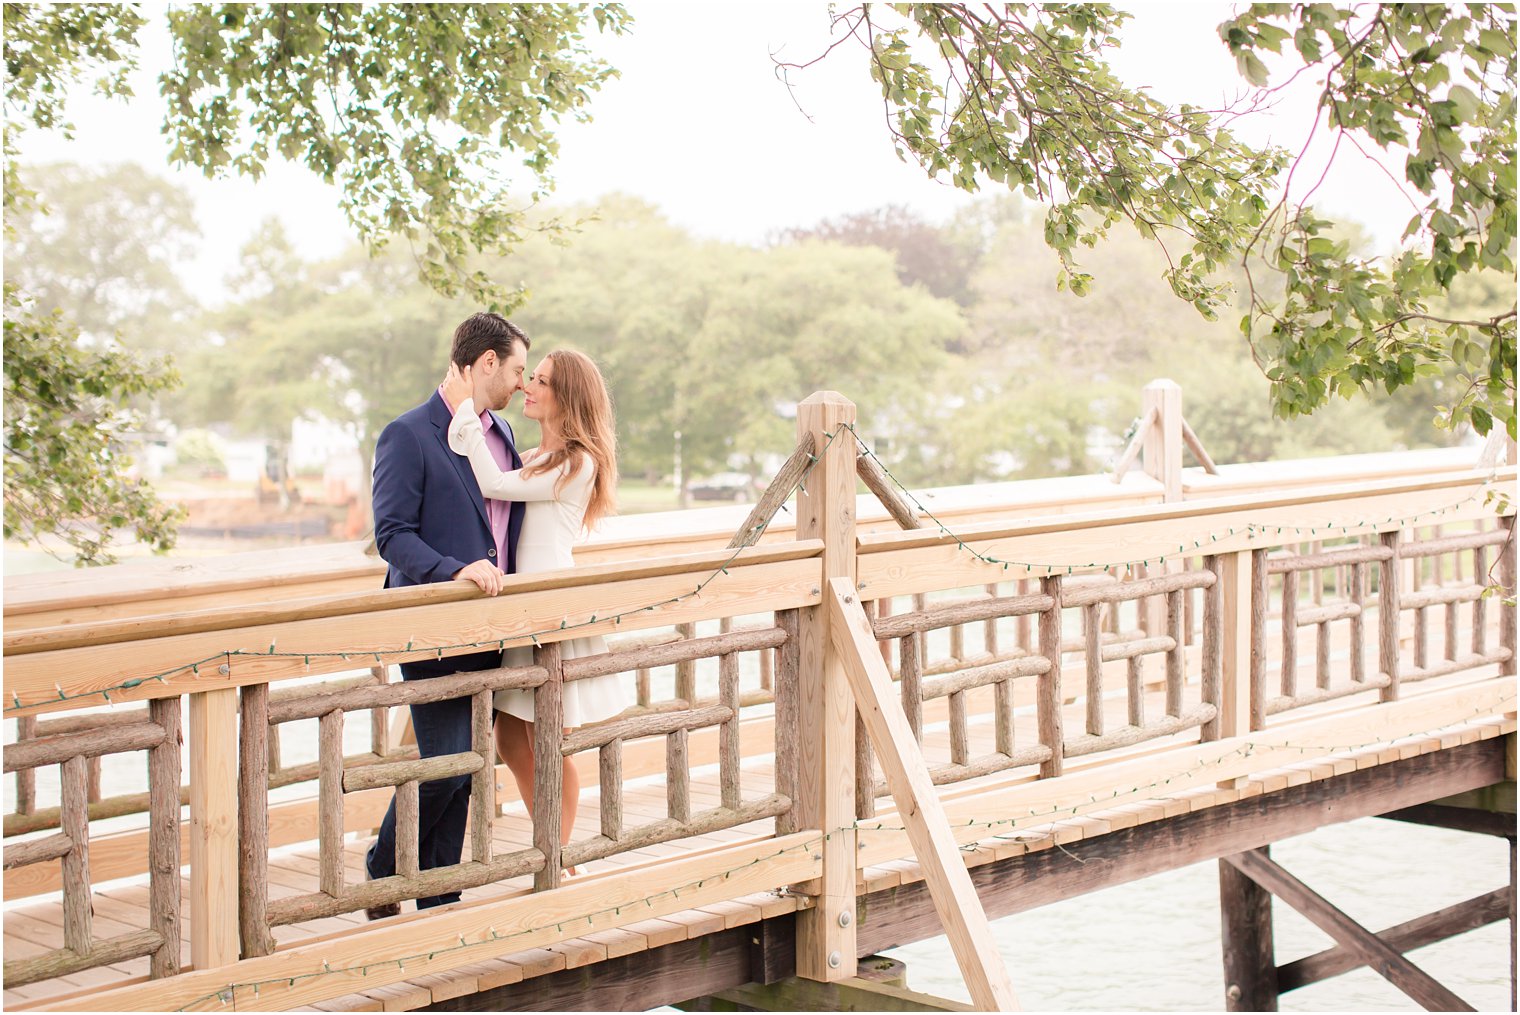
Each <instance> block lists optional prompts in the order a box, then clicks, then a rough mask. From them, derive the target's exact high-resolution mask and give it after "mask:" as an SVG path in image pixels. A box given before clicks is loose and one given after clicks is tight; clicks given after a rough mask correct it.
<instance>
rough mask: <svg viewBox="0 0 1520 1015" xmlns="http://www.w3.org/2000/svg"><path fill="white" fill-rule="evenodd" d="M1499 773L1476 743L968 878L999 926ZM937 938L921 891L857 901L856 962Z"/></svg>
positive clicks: (1030, 857)
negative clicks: (1016, 917) (1014, 918)
mask: <svg viewBox="0 0 1520 1015" xmlns="http://www.w3.org/2000/svg"><path fill="white" fill-rule="evenodd" d="M1503 767H1504V765H1503V757H1502V752H1501V749H1500V748H1499V746H1498V744H1497V743H1496V742H1495V741H1486V742H1482V743H1477V744H1472V745H1468V746H1466V747H1460V748H1456V749H1453V750H1447V751H1440V752H1437V753H1434V754H1429V755H1424V756H1421V757H1419V758H1414V759H1411V760H1409V761H1401V762H1395V763H1393V764H1390V765H1383V766H1380V767H1378V768H1373V769H1367V770H1365V771H1360V772H1355V773H1353V774H1351V775H1348V776H1345V777H1342V778H1340V779H1335V780H1332V781H1326V782H1312V783H1311V782H1305V783H1302V784H1299V785H1296V786H1292V787H1289V788H1287V789H1283V790H1281V791H1279V792H1276V793H1273V794H1270V795H1266V796H1257V797H1254V798H1252V799H1249V800H1245V801H1241V802H1238V803H1233V804H1226V805H1224V806H1220V807H1214V808H1210V809H1207V810H1201V811H1194V812H1191V813H1188V812H1185V811H1184V812H1183V813H1182V814H1181V815H1180V816H1175V817H1172V818H1170V820H1166V821H1157V822H1147V823H1144V824H1140V825H1136V826H1134V827H1132V828H1127V829H1124V830H1122V831H1116V832H1113V833H1111V834H1109V835H1105V836H1099V837H1096V838H1090V839H1083V840H1081V841H1078V842H1073V843H1071V844H1069V845H1067V846H1065V847H1063V848H1062V849H1050V848H1044V849H1024V850H1018V851H1016V852H1013V853H1011V854H1010V856H1009V858H1008V859H1004V860H1000V861H998V862H995V863H990V864H983V865H981V866H979V867H976V868H974V869H972V870H971V871H970V874H971V879H972V883H973V885H974V886H975V887H976V891H977V895H978V897H979V898H980V899H981V900H982V903H983V905H984V906H985V907H986V909H987V913H988V915H989V916H990V917H993V918H995V919H1001V918H1004V917H1007V916H1012V915H1014V914H1017V913H1023V912H1028V911H1029V910H1031V909H1036V908H1038V907H1041V906H1046V905H1050V904H1052V903H1056V902H1060V901H1063V900H1065V899H1070V898H1074V897H1076V896H1079V895H1085V894H1088V893H1091V892H1097V891H1102V890H1103V889H1105V888H1111V887H1114V886H1116V885H1121V884H1126V883H1129V882H1131V881H1135V880H1139V879H1141V878H1146V877H1150V876H1152V875H1155V874H1159V873H1162V872H1164V871H1169V870H1175V869H1177V868H1179V867H1184V866H1188V865H1191V864H1195V863H1200V862H1207V861H1210V860H1216V859H1218V858H1219V857H1221V856H1224V855H1228V854H1231V853H1237V852H1240V851H1242V850H1247V849H1255V848H1257V847H1259V846H1263V845H1266V844H1268V843H1270V842H1274V841H1277V840H1279V839H1281V838H1285V837H1288V836H1293V835H1301V834H1304V833H1306V832H1309V831H1313V830H1314V829H1316V828H1321V827H1324V826H1325V825H1330V824H1335V823H1338V822H1343V821H1352V820H1355V819H1357V818H1363V817H1368V816H1371V815H1374V814H1377V813H1379V812H1381V811H1384V810H1387V809H1389V808H1390V807H1398V806H1402V805H1406V804H1414V803H1418V802H1421V801H1422V800H1424V799H1426V798H1428V797H1429V795H1430V794H1432V793H1436V794H1441V793H1444V792H1446V791H1447V790H1449V789H1450V790H1456V789H1457V788H1459V787H1475V786H1480V785H1488V784H1489V783H1491V782H1492V781H1493V780H1494V779H1496V778H1499V777H1501V775H1502V772H1503ZM1157 803H1160V801H1157ZM1030 834H1033V833H1032V832H1031V833H1030ZM1028 845H1031V846H1033V845H1038V843H1029V844H1028ZM943 932H944V930H943V927H942V926H941V924H940V921H939V916H938V914H937V913H936V912H935V910H934V907H933V904H932V900H931V899H930V897H929V892H928V890H927V888H926V887H925V886H924V885H923V884H922V883H917V884H910V883H904V884H902V885H900V886H896V887H893V888H892V889H891V890H889V891H884V892H880V893H876V894H873V895H872V896H871V897H869V898H867V899H865V900H864V906H863V908H862V915H861V919H860V937H859V940H860V947H861V950H862V951H863V952H868V951H884V950H886V949H890V948H896V947H899V946H901V945H904V944H909V943H911V942H914V941H918V940H922V939H924V938H928V937H934V936H937V935H939V934H942V933H943Z"/></svg>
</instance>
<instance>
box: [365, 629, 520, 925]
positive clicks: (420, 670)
mask: <svg viewBox="0 0 1520 1015" xmlns="http://www.w3.org/2000/svg"><path fill="white" fill-rule="evenodd" d="M500 665H501V653H500V652H482V653H478V654H476V655H468V656H457V657H455V658H452V659H446V660H442V661H441V662H427V663H403V664H402V666H401V679H402V680H427V679H429V678H430V677H436V676H446V675H448V674H450V673H464V672H467V671H473V670H489V669H493V668H495V667H497V666H500ZM411 709H412V732H413V733H415V734H416V736H417V750H418V753H420V754H421V755H422V757H424V758H436V757H438V756H439V755H443V754H461V753H463V752H465V751H468V750H470V699H469V698H451V699H449V700H448V701H433V702H428V703H426V704H422V705H413V706H411ZM487 760H488V762H489V761H490V760H491V759H487ZM469 815H470V777H469V776H467V775H459V776H454V777H453V778H450V779H435V780H433V781H432V782H425V783H423V784H422V785H421V786H419V787H418V788H417V817H418V821H417V865H418V867H419V868H420V869H422V870H431V869H432V868H434V867H447V866H449V865H451V864H456V863H458V862H459V858H460V856H461V855H462V854H463V852H464V835H465V829H466V827H467V826H468V823H469ZM364 865H365V867H366V868H367V869H368V871H369V876H370V879H371V880H376V879H379V878H385V877H390V876H391V875H392V874H395V873H396V798H395V797H394V796H393V797H391V805H390V807H389V809H387V810H386V812H385V820H384V821H382V822H381V823H380V834H379V835H378V836H376V838H375V841H374V843H373V844H372V845H371V846H370V847H369V854H368V855H367V856H366V857H365V863H364ZM458 901H459V893H458V892H446V893H444V894H443V895H430V896H428V897H427V898H423V899H418V900H417V908H418V909H428V908H429V907H432V906H445V905H448V904H449V903H451V902H458Z"/></svg>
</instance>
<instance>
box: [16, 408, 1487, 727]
mask: <svg viewBox="0 0 1520 1015" xmlns="http://www.w3.org/2000/svg"><path fill="white" fill-rule="evenodd" d="M846 430H848V431H849V432H850V435H851V436H852V437H853V438H854V439H855V443H856V445H857V447H858V448H859V449H860V452H861V453H863V454H865V455H867V456H869V457H870V458H871V460H872V461H874V462H875V463H876V464H877V465H878V466H880V468H881V470H882V472H883V473H884V474H885V475H886V476H887V478H888V479H890V480H891V481H892V483H893V484H894V485H895V486H896V487H897V488H898V489H899V490H901V491H902V493H903V494H904V495H905V496H906V497H907V498H908V500H910V501H912V503H913V505H914V507H916V508H917V509H918V510H919V511H921V512H922V513H923V515H924V516H925V517H926V518H928V519H929V520H931V521H932V522H933V523H934V524H935V525H936V526H937V527H938V528H939V531H940V532H941V533H942V534H943V535H945V536H946V537H948V538H950V539H953V540H954V541H955V544H956V547H957V548H958V549H960V550H963V551H965V552H966V553H969V554H971V555H972V556H973V557H974V558H975V559H977V560H980V561H982V562H983V563H984V564H988V565H989V566H1000V567H1001V570H1003V571H1005V572H1006V571H1007V570H1008V569H1009V567H1020V568H1023V569H1024V572H1025V574H1033V573H1034V572H1036V571H1043V572H1044V573H1045V574H1046V575H1055V574H1058V573H1060V569H1061V568H1065V569H1066V570H1065V573H1066V574H1068V575H1071V574H1075V573H1076V569H1077V568H1078V567H1081V568H1083V569H1084V570H1087V569H1092V570H1103V569H1107V568H1119V567H1123V568H1124V569H1125V571H1126V573H1128V572H1129V571H1130V569H1131V568H1133V567H1135V566H1137V565H1145V564H1160V563H1165V562H1166V561H1167V560H1169V559H1171V558H1172V557H1175V556H1177V555H1178V554H1181V553H1184V552H1185V549H1184V547H1183V546H1179V547H1178V548H1177V553H1169V554H1160V555H1157V556H1154V557H1141V558H1135V559H1129V560H1119V561H1109V562H1107V563H1104V562H1101V561H1093V562H1090V563H1087V564H1083V565H1075V564H1050V563H1039V562H1029V561H1016V560H1003V559H1001V558H999V557H995V556H992V555H991V554H988V553H983V552H981V551H979V550H977V549H975V548H974V547H972V546H970V545H968V544H967V543H966V541H965V540H964V538H962V537H960V536H958V535H956V534H955V533H954V532H953V531H951V529H950V528H949V527H948V526H947V525H945V523H944V522H943V521H941V520H940V518H939V517H938V516H936V515H935V514H934V513H933V512H932V511H930V510H929V509H928V508H927V507H925V506H924V504H923V502H922V501H920V500H919V499H918V498H917V497H916V496H914V494H913V492H912V491H911V490H909V489H908V487H907V486H906V485H904V484H903V482H902V480H900V479H898V478H897V476H896V475H894V474H893V473H892V470H891V469H889V468H888V467H887V465H886V463H885V462H883V461H882V460H881V458H880V457H879V456H878V455H877V454H876V452H875V450H874V449H872V448H871V447H870V445H868V444H866V442H865V441H863V440H862V439H861V438H860V434H859V433H858V432H857V431H856V429H855V424H853V423H848V422H846V423H842V424H841V425H840V426H839V428H837V429H835V430H834V431H832V432H830V431H824V436H825V437H826V438H827V440H826V442H825V444H824V446H823V449H822V450H821V451H819V452H818V453H817V454H814V455H810V456H809V461H808V465H807V467H806V468H805V469H804V470H803V473H802V477H801V478H800V479H799V480H798V484H797V485H798V489H800V490H801V491H802V492H803V493H804V494H805V493H807V485H806V479H807V477H808V475H809V474H810V473H811V472H812V470H813V468H814V467H815V466H816V465H817V464H818V462H819V461H821V460H822V456H823V455H824V454H825V453H826V452H827V451H828V449H829V447H830V446H831V445H832V444H833V443H834V441H835V440H836V439H837V438H838V437H839V435H840V434H841V433H843V432H844V431H846ZM1493 481H1494V473H1492V472H1491V473H1490V476H1489V478H1488V479H1486V480H1484V482H1483V484H1482V485H1481V486H1479V487H1478V488H1477V489H1476V490H1474V491H1473V492H1472V493H1471V494H1469V495H1468V496H1467V497H1464V498H1463V499H1461V500H1459V501H1457V502H1456V503H1454V504H1450V505H1447V506H1446V507H1442V508H1433V509H1430V510H1428V511H1420V512H1416V513H1414V514H1411V515H1406V516H1403V517H1401V518H1399V517H1392V516H1390V517H1388V518H1386V519H1384V520H1383V521H1381V522H1374V521H1368V522H1362V523H1357V524H1356V526H1355V527H1358V528H1365V527H1392V526H1395V525H1397V527H1399V528H1407V527H1410V526H1411V525H1414V524H1415V523H1417V522H1419V521H1420V520H1421V519H1424V518H1435V517H1438V516H1440V515H1444V514H1448V513H1450V512H1451V511H1454V510H1456V509H1457V508H1460V507H1462V506H1464V505H1466V504H1468V503H1470V502H1471V501H1473V500H1476V499H1477V498H1478V497H1479V496H1480V495H1482V496H1485V502H1486V499H1487V495H1489V494H1491V493H1492V491H1490V490H1489V486H1490V485H1491V484H1492V483H1493ZM785 508H786V504H785V500H783V501H782V502H781V503H780V504H778V505H777V508H776V509H775V510H772V511H771V513H770V515H769V516H767V517H766V519H765V520H764V521H762V522H760V523H759V524H757V525H755V526H754V527H753V528H754V530H755V531H756V532H757V533H763V532H764V530H765V529H766V528H767V527H768V526H769V525H770V523H771V521H773V520H774V518H775V516H776V514H777V513H778V512H779V511H781V510H784V509H785ZM1350 527H1351V526H1346V525H1332V524H1329V523H1326V524H1324V525H1319V526H1296V525H1264V524H1258V523H1254V522H1248V523H1246V525H1245V526H1244V529H1243V531H1244V533H1245V536H1246V539H1248V540H1252V541H1254V540H1255V538H1256V536H1257V535H1258V534H1260V535H1262V536H1266V535H1267V533H1268V532H1269V531H1272V532H1275V533H1276V534H1277V535H1279V536H1281V535H1282V534H1283V533H1284V532H1293V533H1296V534H1298V535H1299V536H1300V537H1301V538H1304V537H1313V536H1321V535H1324V534H1325V533H1330V532H1335V531H1336V530H1339V531H1340V532H1341V533H1342V534H1344V533H1346V532H1347V530H1348V529H1349V528H1350ZM1238 531H1242V530H1241V529H1239V528H1236V527H1230V528H1228V529H1227V531H1226V532H1224V533H1217V532H1216V533H1211V534H1210V535H1209V536H1208V537H1207V539H1206V540H1204V539H1198V540H1195V541H1194V543H1193V545H1194V547H1195V548H1197V549H1200V550H1202V549H1206V547H1205V546H1204V543H1205V542H1207V543H1208V544H1210V545H1212V544H1214V543H1218V542H1220V541H1221V540H1224V539H1228V538H1230V537H1231V536H1234V535H1235V534H1236V533H1237V532H1238ZM758 539H759V535H758V534H757V535H756V537H755V540H754V541H758ZM744 549H747V547H736V548H735V549H734V552H733V553H732V554H730V555H729V557H728V558H727V559H726V560H725V561H723V563H721V564H719V565H718V566H717V568H716V569H714V570H713V572H712V573H711V574H709V575H708V576H707V577H706V578H704V579H703V580H702V581H701V582H700V583H699V584H698V585H697V587H696V588H695V589H693V590H692V591H691V592H689V593H683V594H681V595H678V596H673V597H671V598H669V599H665V600H661V601H660V602H657V603H650V604H648V605H646V606H640V607H634V608H630V609H628V610H624V611H622V612H620V613H617V614H614V615H612V616H604V617H601V618H600V619H598V618H597V617H596V615H594V614H593V615H592V616H591V618H590V619H589V620H584V621H577V622H575V623H570V622H569V621H568V618H566V619H565V620H562V621H561V623H560V626H559V627H558V628H551V629H546V630H542V631H530V632H528V633H526V634H524V635H520V636H519V637H525V638H527V639H528V640H529V641H531V642H532V643H533V645H535V646H538V645H540V642H539V640H538V635H540V634H552V633H556V632H562V631H573V630H576V629H578V628H582V627H589V626H592V625H593V624H595V623H605V622H607V621H609V620H610V621H611V622H612V623H613V625H614V626H618V625H620V624H621V622H622V620H623V618H624V617H627V616H631V615H634V614H638V613H646V612H654V611H657V610H659V609H661V608H663V607H665V606H671V605H675V604H676V603H680V602H683V601H685V600H686V599H688V598H691V597H693V596H698V595H700V594H701V592H702V590H703V589H705V588H706V587H707V586H708V584H709V583H711V582H712V581H714V580H715V579H717V578H718V577H719V576H720V575H727V574H728V567H729V565H730V564H732V563H733V562H734V560H735V558H737V557H738V555H739V554H740V553H741V552H742V551H743V550H744ZM414 641H415V639H410V638H409V639H408V640H407V643H406V647H405V648H404V649H378V650H370V649H364V650H358V649H346V650H342V651H335V652H277V651H276V650H275V641H274V640H273V639H271V640H270V642H269V649H268V651H267V652H262V653H259V652H249V651H247V650H244V649H230V650H227V651H225V652H218V653H216V654H215V655H212V656H207V657H206V658H204V659H200V660H196V661H195V662H191V663H186V664H184V665H181V666H175V667H173V668H171V669H168V670H164V671H163V672H161V673H155V674H151V675H148V676H143V677H134V678H131V679H130V680H126V681H123V682H121V683H119V684H116V685H114V686H111V687H106V688H98V689H92V690H86V691H80V692H77V693H75V694H68V693H65V692H64V690H63V688H62V686H56V688H55V689H56V690H57V692H58V696H57V698H56V701H75V700H79V699H82V698H93V697H97V696H98V697H101V698H104V699H105V700H106V701H108V702H109V701H110V697H109V692H111V691H122V690H131V689H133V688H135V687H137V686H139V685H141V684H142V683H143V682H145V681H149V680H156V681H158V682H160V683H166V682H167V680H168V678H170V677H172V676H175V675H177V674H182V673H185V672H187V671H188V672H190V673H192V674H194V675H197V676H198V675H199V672H200V671H199V666H200V664H201V663H205V662H212V661H215V660H217V659H221V658H224V657H225V658H226V660H227V662H226V663H225V664H224V670H223V672H224V673H230V671H231V661H232V657H233V656H244V655H260V656H266V657H280V658H293V657H300V658H302V659H304V661H305V663H306V665H307V666H308V667H309V666H310V665H311V660H312V659H333V658H337V659H344V660H346V659H348V657H349V656H351V655H354V654H356V653H360V652H361V651H362V654H365V655H371V654H372V655H374V657H375V662H376V664H377V665H379V664H383V662H384V660H383V659H382V656H399V655H405V654H409V653H411V652H413V651H414V650H413V647H412V646H413V644H414ZM503 644H504V642H503V639H500V638H493V639H488V640H486V641H468V642H458V643H454V644H446V645H438V646H434V651H435V652H436V653H437V658H439V659H442V658H443V656H444V653H446V652H455V651H461V652H462V651H464V650H467V649H488V648H492V647H497V648H500V647H503ZM12 698H13V700H14V702H15V704H14V705H13V706H11V707H9V708H6V709H5V714H7V715H9V714H11V713H14V712H18V711H24V710H25V709H26V708H28V707H32V706H28V705H23V704H22V703H21V700H20V696H19V695H18V694H15V693H14V692H13V694H12ZM33 704H34V705H35V704H40V702H34V703H33Z"/></svg>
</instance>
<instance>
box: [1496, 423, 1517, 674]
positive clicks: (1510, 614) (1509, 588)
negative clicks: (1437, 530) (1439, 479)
mask: <svg viewBox="0 0 1520 1015" xmlns="http://www.w3.org/2000/svg"><path fill="white" fill-rule="evenodd" d="M1510 447H1511V448H1513V447H1514V445H1513V444H1511V445H1510ZM1500 525H1501V526H1502V528H1503V530H1504V533H1505V539H1504V544H1503V545H1502V546H1501V547H1500V548H1499V586H1500V588H1502V589H1503V590H1504V594H1505V595H1506V596H1513V595H1514V594H1515V516H1514V515H1507V516H1506V517H1505V518H1504V520H1503V521H1502V522H1501V523H1500ZM1499 646H1500V647H1501V648H1503V649H1506V650H1508V652H1509V658H1508V659H1506V660H1504V662H1502V663H1500V664H1499V672H1500V673H1502V674H1505V675H1510V674H1513V673H1514V672H1515V669H1516V665H1517V661H1516V659H1515V652H1516V645H1515V611H1514V610H1512V609H1508V608H1505V609H1502V610H1500V611H1499Z"/></svg>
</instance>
